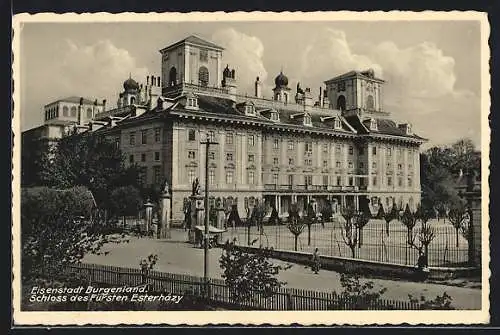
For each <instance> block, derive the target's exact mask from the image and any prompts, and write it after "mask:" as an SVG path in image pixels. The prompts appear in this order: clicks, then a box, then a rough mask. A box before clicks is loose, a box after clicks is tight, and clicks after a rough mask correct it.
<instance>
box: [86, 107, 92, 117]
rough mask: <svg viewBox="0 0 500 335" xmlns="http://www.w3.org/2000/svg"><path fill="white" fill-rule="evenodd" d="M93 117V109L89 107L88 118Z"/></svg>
mask: <svg viewBox="0 0 500 335" xmlns="http://www.w3.org/2000/svg"><path fill="white" fill-rule="evenodd" d="M91 118H92V109H91V108H87V119H91Z"/></svg>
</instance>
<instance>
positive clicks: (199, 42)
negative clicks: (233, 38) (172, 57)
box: [160, 35, 224, 51]
mask: <svg viewBox="0 0 500 335" xmlns="http://www.w3.org/2000/svg"><path fill="white" fill-rule="evenodd" d="M184 43H188V44H194V45H199V46H204V47H208V48H213V49H217V50H224V48H223V47H221V46H218V45H217V44H215V43H212V42H209V41H207V40H204V39H202V38H200V37H198V36H195V35H190V36H188V37H186V38H185V39H183V40H180V41H178V42H175V43H174V44H171V45H169V46H167V47H165V48H163V49H161V50H160V51H163V50H168V49H172V48H174V47H176V46H178V45H180V44H184Z"/></svg>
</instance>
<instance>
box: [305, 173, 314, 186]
mask: <svg viewBox="0 0 500 335" xmlns="http://www.w3.org/2000/svg"><path fill="white" fill-rule="evenodd" d="M312 180H313V178H312V176H309V175H307V176H305V181H306V185H312Z"/></svg>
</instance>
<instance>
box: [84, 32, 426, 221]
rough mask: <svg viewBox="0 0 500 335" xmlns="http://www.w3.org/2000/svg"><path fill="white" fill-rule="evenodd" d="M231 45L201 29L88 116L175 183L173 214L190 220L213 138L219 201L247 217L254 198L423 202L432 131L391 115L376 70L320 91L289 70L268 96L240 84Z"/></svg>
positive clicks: (135, 159)
mask: <svg viewBox="0 0 500 335" xmlns="http://www.w3.org/2000/svg"><path fill="white" fill-rule="evenodd" d="M223 51H224V50H223V48H222V47H220V46H217V45H216V44H213V43H211V42H208V41H206V40H203V39H201V38H199V37H196V36H189V37H187V38H186V39H184V40H182V41H179V42H177V43H174V44H172V45H170V46H168V47H166V48H164V49H162V50H160V53H161V59H162V68H161V77H156V76H151V77H148V78H147V83H146V84H145V85H139V84H138V83H137V82H135V80H133V79H132V78H129V79H127V81H125V83H124V91H123V92H122V93H120V97H119V103H118V108H116V109H112V110H104V109H103V110H102V111H101V112H100V113H97V114H96V115H95V117H94V120H93V121H90V122H88V123H86V124H85V125H84V126H85V127H87V128H88V129H89V130H92V131H98V132H100V133H102V134H103V135H105V136H106V137H108V138H110V139H111V140H113V141H115V142H116V143H117V145H119V146H120V148H121V149H122V151H123V153H124V155H125V157H126V161H127V163H128V164H138V165H139V166H140V167H141V171H142V176H143V182H144V184H145V185H163V184H164V183H165V181H166V182H167V183H168V184H169V185H170V188H171V193H172V211H171V213H172V219H173V221H174V222H179V221H181V220H183V219H184V213H183V208H184V203H185V202H186V201H187V199H188V197H189V196H190V195H191V191H192V183H193V181H194V180H195V179H196V178H198V179H199V181H200V184H201V193H202V194H203V190H204V183H205V164H206V162H205V157H206V151H205V150H206V146H205V145H204V144H202V143H201V142H202V141H204V140H206V138H207V137H209V138H210V139H211V140H212V141H215V142H217V144H213V145H211V146H210V147H209V152H208V182H209V189H210V197H211V203H212V204H213V203H214V202H215V201H216V200H217V199H220V201H221V202H222V203H223V204H224V205H225V206H226V207H229V206H230V205H231V204H237V206H238V209H239V211H240V215H243V216H244V215H245V213H246V211H247V209H248V208H250V207H251V206H253V205H254V204H255V199H264V200H265V202H266V203H267V204H270V205H273V206H276V208H277V209H278V212H279V213H280V215H284V214H285V213H287V212H288V209H289V207H290V204H291V203H297V204H298V205H299V208H303V206H304V204H305V203H312V204H313V207H314V208H315V209H316V210H317V211H320V210H321V208H322V207H323V206H327V205H332V207H333V209H334V210H336V209H338V206H343V205H349V204H350V205H353V206H356V207H358V208H359V207H365V206H368V208H370V210H372V211H375V210H377V208H378V206H379V204H380V203H382V204H383V205H384V207H385V208H387V207H388V206H391V205H392V204H393V203H396V204H397V205H399V206H405V205H406V204H409V205H410V207H412V208H415V207H416V206H417V204H418V203H419V202H420V196H421V189H420V162H419V147H420V145H421V144H422V143H424V141H425V139H423V138H422V137H419V136H418V135H416V134H415V133H414V132H413V129H412V128H411V125H410V124H407V123H404V124H397V123H396V122H394V121H393V120H391V118H390V113H389V112H388V111H386V110H385V109H384V108H383V87H384V84H385V82H384V80H382V79H380V78H377V77H376V75H375V73H374V71H373V70H371V69H368V70H366V71H351V72H348V73H346V74H342V75H340V76H337V77H334V78H332V79H329V80H326V81H325V82H324V86H322V87H321V88H320V89H319V92H317V95H316V96H315V95H314V94H313V92H312V90H311V89H310V88H302V87H300V84H298V83H297V84H296V87H295V89H292V88H291V87H290V86H289V82H288V78H287V77H286V75H285V74H284V73H282V72H281V73H279V74H278V75H277V76H276V78H275V81H274V84H275V87H274V89H273V92H272V99H265V98H263V97H262V83H261V81H260V80H259V78H258V77H257V78H256V80H255V83H254V92H253V93H254V94H253V95H252V96H246V95H242V94H239V93H238V79H237V78H238V77H237V71H236V70H235V69H231V68H230V67H229V66H228V65H226V66H224V65H223V64H224V63H223V57H222V56H223ZM153 78H154V79H153ZM150 79H151V80H150ZM153 80H154V82H153Z"/></svg>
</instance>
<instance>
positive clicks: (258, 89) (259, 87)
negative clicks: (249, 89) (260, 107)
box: [255, 77, 262, 98]
mask: <svg viewBox="0 0 500 335" xmlns="http://www.w3.org/2000/svg"><path fill="white" fill-rule="evenodd" d="M255 97H256V98H262V84H261V82H260V80H259V77H257V79H256V80H255Z"/></svg>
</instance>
